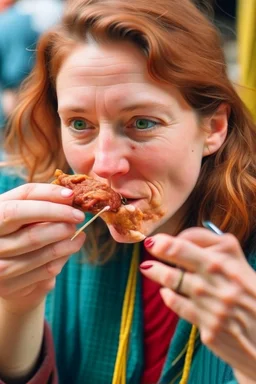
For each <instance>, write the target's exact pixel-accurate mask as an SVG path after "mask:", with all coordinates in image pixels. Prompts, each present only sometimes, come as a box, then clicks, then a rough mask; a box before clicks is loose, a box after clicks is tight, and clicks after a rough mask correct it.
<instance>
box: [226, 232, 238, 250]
mask: <svg viewBox="0 0 256 384" xmlns="http://www.w3.org/2000/svg"><path fill="white" fill-rule="evenodd" d="M222 236H223V237H222V240H223V246H224V247H225V250H226V251H227V252H234V250H236V249H238V248H240V244H239V241H238V240H237V238H236V237H235V236H234V235H232V234H231V233H225V234H224V235H222Z"/></svg>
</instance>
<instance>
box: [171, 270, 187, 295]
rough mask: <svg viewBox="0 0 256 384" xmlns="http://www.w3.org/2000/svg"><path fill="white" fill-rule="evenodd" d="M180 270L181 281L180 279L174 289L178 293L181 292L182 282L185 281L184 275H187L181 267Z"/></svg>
mask: <svg viewBox="0 0 256 384" xmlns="http://www.w3.org/2000/svg"><path fill="white" fill-rule="evenodd" d="M179 271H180V277H179V281H178V283H177V285H176V287H175V288H173V291H174V292H176V293H180V290H181V286H182V282H183V279H184V275H185V271H184V270H183V269H180V270H179Z"/></svg>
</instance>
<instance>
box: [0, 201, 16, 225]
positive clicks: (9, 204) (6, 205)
mask: <svg viewBox="0 0 256 384" xmlns="http://www.w3.org/2000/svg"><path fill="white" fill-rule="evenodd" d="M18 209H19V204H18V202H17V201H5V202H3V203H2V204H1V216H2V217H1V221H2V224H7V223H9V222H10V221H12V220H13V219H14V218H15V217H18Z"/></svg>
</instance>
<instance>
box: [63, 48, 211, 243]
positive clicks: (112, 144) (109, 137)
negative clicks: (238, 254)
mask: <svg viewBox="0 0 256 384" xmlns="http://www.w3.org/2000/svg"><path fill="white" fill-rule="evenodd" d="M57 97H58V105H59V115H60V118H61V132H62V143H63V149H64V152H65V155H66V158H67V160H68V162H69V164H70V166H71V167H72V169H73V170H74V171H75V172H76V173H85V174H87V175H89V176H93V177H95V178H96V179H98V180H103V181H104V182H107V183H108V184H109V185H111V187H112V188H113V189H114V190H115V191H117V192H119V193H121V194H122V195H123V196H125V197H128V198H130V199H132V200H134V202H133V203H132V204H134V205H135V206H136V207H138V208H139V209H140V210H141V211H142V212H143V220H142V223H141V225H140V229H141V231H142V233H144V234H145V235H149V234H151V233H154V232H159V231H164V232H167V233H172V232H173V231H175V229H176V226H177V221H178V220H179V219H180V217H181V216H182V215H183V214H184V213H185V210H186V208H185V202H186V200H187V198H188V196H189V195H190V193H191V192H192V190H193V188H194V186H195V184H196V182H197V179H198V176H199V173H200V168H201V161H202V158H203V156H204V144H205V138H206V133H205V130H203V129H201V127H199V126H198V119H197V116H196V114H195V112H194V111H193V110H192V109H191V108H190V106H189V105H188V104H187V103H186V101H185V100H184V99H183V97H182V96H181V94H180V93H179V91H178V90H177V89H175V88H174V87H173V86H171V85H170V86H167V85H166V84H161V83H159V82H156V81H154V80H153V79H152V78H151V77H150V76H149V74H148V72H147V63H146V59H145V57H144V56H143V54H142V53H141V52H139V50H137V48H135V47H133V46H132V45H131V44H129V43H123V42H122V43H120V44H119V43H113V44H108V45H97V44H96V43H90V44H88V45H86V44H84V45H80V46H78V47H77V48H75V50H74V51H73V52H71V54H70V56H68V58H67V59H66V61H64V63H63V65H62V67H61V69H60V71H59V74H58V76H57ZM77 120H79V124H78V123H77ZM76 127H78V128H79V129H78V128H76ZM81 127H82V129H81ZM108 226H109V229H110V232H111V234H112V236H113V237H114V238H115V239H116V240H117V241H122V242H126V241H127V239H126V238H125V236H123V237H122V236H120V234H117V232H116V231H115V228H114V227H113V226H111V225H109V224H108Z"/></svg>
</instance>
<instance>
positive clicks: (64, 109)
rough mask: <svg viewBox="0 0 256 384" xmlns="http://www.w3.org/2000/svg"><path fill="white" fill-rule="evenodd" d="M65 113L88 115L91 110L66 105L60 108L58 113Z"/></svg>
mask: <svg viewBox="0 0 256 384" xmlns="http://www.w3.org/2000/svg"><path fill="white" fill-rule="evenodd" d="M65 112H74V113H88V112H90V110H89V109H86V108H84V107H75V106H72V105H65V106H63V107H60V108H58V113H59V114H62V113H65Z"/></svg>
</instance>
